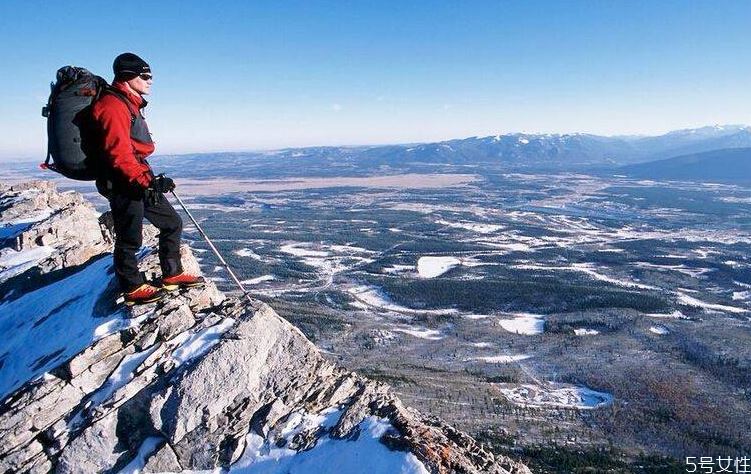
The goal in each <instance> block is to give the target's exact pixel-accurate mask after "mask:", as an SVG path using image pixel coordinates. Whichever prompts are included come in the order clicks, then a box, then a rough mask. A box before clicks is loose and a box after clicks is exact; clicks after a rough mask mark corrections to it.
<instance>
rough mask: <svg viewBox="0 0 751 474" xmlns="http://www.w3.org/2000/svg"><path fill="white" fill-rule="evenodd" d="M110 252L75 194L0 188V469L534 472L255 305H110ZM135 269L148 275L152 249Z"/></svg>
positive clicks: (175, 299)
mask: <svg viewBox="0 0 751 474" xmlns="http://www.w3.org/2000/svg"><path fill="white" fill-rule="evenodd" d="M153 236H154V233H153V231H152V232H151V239H150V240H151V243H152V244H153ZM146 241H147V242H148V241H149V239H147V240H146ZM112 242H113V237H112V233H111V224H110V223H109V218H108V215H107V214H105V215H102V216H100V215H99V213H97V212H96V211H95V210H94V208H93V206H91V205H90V204H89V203H87V202H86V201H85V200H84V199H83V198H82V197H81V196H80V195H79V194H77V193H74V192H66V193H60V192H58V191H57V190H56V189H55V187H54V185H53V184H52V183H50V182H46V181H34V182H30V183H26V184H22V185H17V186H13V187H8V186H2V185H0V298H2V299H1V300H0V332H1V333H2V334H4V336H3V343H2V344H1V345H0V400H2V402H1V403H0V472H31V473H36V472H51V471H54V472H60V473H74V472H76V473H80V472H106V473H116V472H126V473H127V472H147V473H153V472H182V471H195V470H211V469H215V468H225V469H227V470H229V472H244V473H256V472H258V473H260V472H263V473H303V472H310V473H322V472H336V473H337V474H345V473H355V472H369V473H392V472H394V473H396V472H399V473H454V472H456V473H527V472H529V469H528V468H527V467H526V466H524V465H523V464H521V463H518V462H516V461H513V460H511V459H509V458H506V457H501V456H494V455H493V454H491V453H489V452H488V451H486V450H485V449H483V448H482V446H480V445H479V444H478V443H476V442H475V441H474V440H473V439H472V438H471V437H469V436H468V435H466V434H464V433H462V432H460V431H458V430H456V429H454V428H452V427H450V426H448V425H446V424H444V423H442V422H441V421H440V420H437V419H435V418H433V417H430V416H426V415H423V414H421V413H419V412H417V411H415V410H413V409H410V408H408V407H405V406H404V405H402V403H401V402H400V401H399V399H398V398H397V397H396V396H395V395H394V394H392V393H391V391H390V390H389V388H388V387H387V386H386V385H384V384H382V383H379V382H374V381H371V380H368V379H366V378H364V377H361V376H359V375H357V374H355V373H353V372H350V371H347V370H344V369H342V368H340V367H337V366H336V365H335V364H333V363H331V362H329V361H327V360H326V359H325V358H324V357H323V356H322V355H321V353H320V352H319V351H318V350H317V349H316V347H315V346H314V345H313V344H312V343H311V342H310V341H309V340H308V339H307V338H306V337H305V336H304V335H303V334H302V333H301V332H300V331H299V330H298V329H297V328H295V327H294V326H292V325H291V324H289V323H288V322H287V321H285V320H284V319H282V318H281V317H279V316H278V315H277V314H276V313H275V312H274V310H273V309H272V308H271V307H270V306H269V305H267V304H265V303H262V302H260V301H259V302H256V303H254V304H249V303H248V302H247V301H245V300H239V299H236V298H232V297H227V296H225V295H224V294H222V293H221V292H220V291H219V290H217V288H216V287H215V286H214V284H213V283H211V282H207V284H206V285H205V286H204V287H202V288H194V289H189V290H183V291H181V292H179V293H174V294H173V296H171V297H169V298H168V299H166V300H165V301H162V302H160V303H156V304H151V305H145V306H142V307H136V308H135V309H127V308H125V307H122V306H118V305H117V304H116V303H115V298H116V292H117V288H116V283H115V281H114V278H113V270H112V259H111V254H110V253H109V252H110V251H111V246H112ZM182 254H183V263H184V266H185V267H186V270H188V271H191V272H199V268H198V263H197V262H196V260H195V258H194V256H193V254H192V252H191V250H190V248H188V247H187V246H184V247H183V249H182ZM141 266H142V268H145V269H146V271H147V273H149V272H150V271H152V270H153V271H155V270H156V269H157V268H158V262H157V256H156V255H155V254H154V252H153V251H152V249H151V248H149V247H145V248H144V249H143V250H142V261H141Z"/></svg>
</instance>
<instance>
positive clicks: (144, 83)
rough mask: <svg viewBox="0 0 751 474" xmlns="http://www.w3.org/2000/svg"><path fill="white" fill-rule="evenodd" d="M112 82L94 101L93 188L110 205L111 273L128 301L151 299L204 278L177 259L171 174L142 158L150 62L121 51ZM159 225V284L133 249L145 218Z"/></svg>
mask: <svg viewBox="0 0 751 474" xmlns="http://www.w3.org/2000/svg"><path fill="white" fill-rule="evenodd" d="M112 69H113V71H114V73H115V79H114V81H113V82H112V86H111V87H110V88H109V89H107V90H106V91H105V92H104V93H103V94H102V96H101V97H100V98H99V99H98V100H97V101H95V102H94V105H93V107H92V117H93V121H94V124H95V129H96V132H97V135H98V136H99V140H98V144H97V148H98V151H99V153H97V155H99V156H97V160H96V161H97V163H98V164H99V166H100V167H101V171H100V172H99V176H100V177H99V179H97V189H98V190H99V192H100V193H101V194H103V195H104V196H105V197H106V198H107V199H108V200H109V203H110V209H111V210H112V219H113V221H114V224H115V251H114V255H113V256H114V264H115V274H116V275H117V278H118V281H119V283H120V286H121V288H122V291H123V294H124V297H125V303H126V304H127V305H134V304H143V303H151V302H154V301H159V300H160V299H162V298H163V297H164V296H165V291H173V290H176V289H178V288H181V287H192V286H196V285H200V284H201V283H202V282H203V278H201V277H197V276H194V275H188V274H186V273H185V272H183V268H182V264H181V262H180V235H181V233H182V220H181V219H180V216H178V215H177V213H176V212H175V209H174V208H173V207H172V205H171V204H170V203H169V201H168V200H167V198H166V197H165V196H164V193H167V192H170V191H172V190H173V189H175V183H174V181H172V180H171V179H170V178H168V177H166V176H164V175H159V176H155V175H154V173H153V171H152V170H151V166H149V164H148V162H147V161H146V157H147V156H149V155H151V154H152V153H153V152H154V142H153V141H152V140H151V134H150V133H149V129H148V127H147V126H146V121H145V120H144V117H143V113H142V109H143V108H144V107H146V104H147V102H146V100H144V98H143V96H145V95H148V93H149V91H150V89H151V83H152V80H153V78H152V75H151V68H150V67H149V65H148V64H147V63H146V61H144V60H143V59H141V58H140V57H138V56H136V55H135V54H133V53H123V54H121V55H119V56H118V57H117V58H115V62H114V64H113V65H112ZM144 217H145V218H146V219H148V220H149V222H151V223H152V224H154V226H156V227H157V228H158V229H159V264H160V266H161V270H162V280H161V284H156V283H155V284H152V283H148V282H146V279H145V278H144V276H143V274H142V273H141V272H140V271H139V270H138V259H137V258H136V252H137V251H138V250H139V249H140V248H141V244H142V239H143V235H142V232H143V218H144Z"/></svg>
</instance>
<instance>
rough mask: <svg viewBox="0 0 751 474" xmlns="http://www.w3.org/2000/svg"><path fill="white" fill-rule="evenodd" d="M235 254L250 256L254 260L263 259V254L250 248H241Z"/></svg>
mask: <svg viewBox="0 0 751 474" xmlns="http://www.w3.org/2000/svg"><path fill="white" fill-rule="evenodd" d="M235 255H237V256H238V257H250V258H252V259H253V260H262V258H261V256H260V255H258V254H257V253H255V252H254V251H252V250H250V249H249V248H247V247H245V248H241V249H239V250H235Z"/></svg>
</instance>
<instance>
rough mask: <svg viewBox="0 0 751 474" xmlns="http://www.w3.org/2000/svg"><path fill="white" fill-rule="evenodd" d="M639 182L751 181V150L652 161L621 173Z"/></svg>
mask: <svg viewBox="0 0 751 474" xmlns="http://www.w3.org/2000/svg"><path fill="white" fill-rule="evenodd" d="M620 171H622V172H623V173H624V174H627V175H629V176H633V177H637V178H650V179H672V180H689V181H695V180H702V181H737V182H749V181H751V148H726V149H723V150H712V151H705V152H702V153H694V154H690V155H683V156H677V157H674V158H668V159H666V160H658V161H651V162H648V163H640V164H636V165H629V166H624V167H623V168H621V169H620Z"/></svg>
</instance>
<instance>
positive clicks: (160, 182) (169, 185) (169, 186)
mask: <svg viewBox="0 0 751 474" xmlns="http://www.w3.org/2000/svg"><path fill="white" fill-rule="evenodd" d="M151 188H152V189H153V190H154V191H157V192H160V193H168V192H170V191H172V190H173V189H175V182H174V181H172V179H171V178H168V177H166V176H164V175H163V174H160V175H159V176H157V177H156V178H154V179H153V180H152V181H151Z"/></svg>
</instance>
